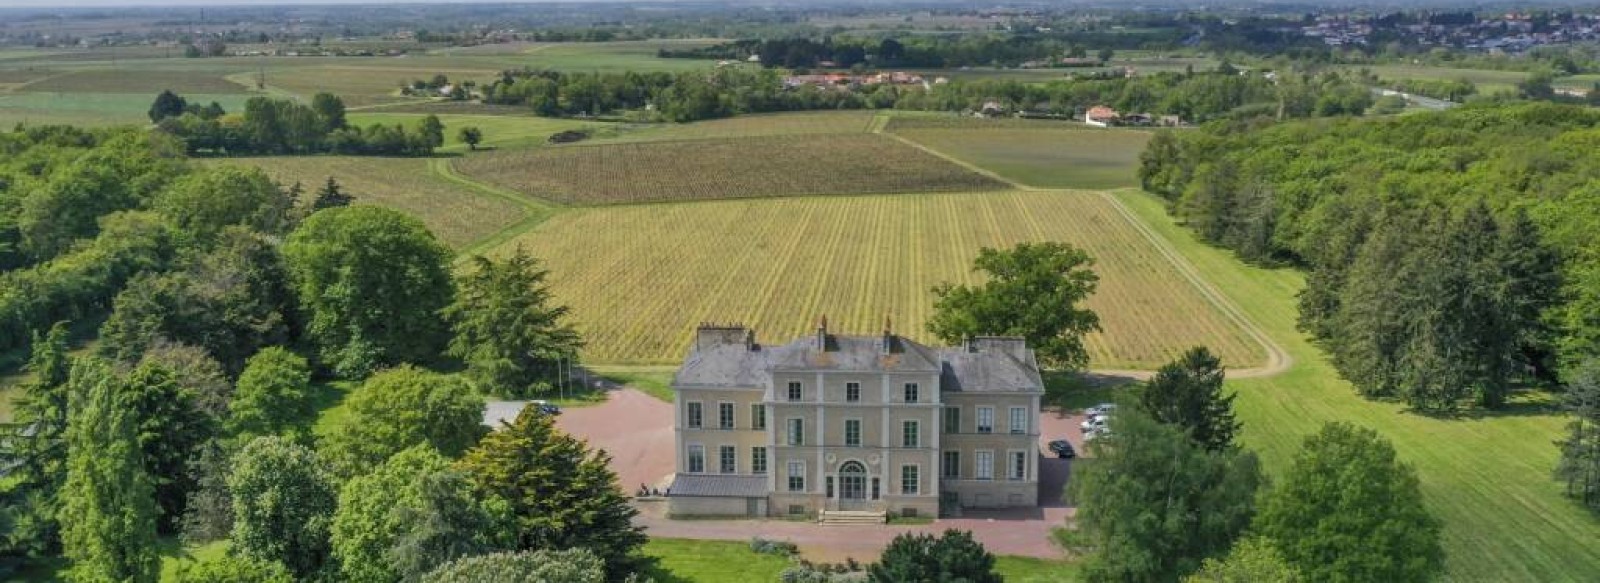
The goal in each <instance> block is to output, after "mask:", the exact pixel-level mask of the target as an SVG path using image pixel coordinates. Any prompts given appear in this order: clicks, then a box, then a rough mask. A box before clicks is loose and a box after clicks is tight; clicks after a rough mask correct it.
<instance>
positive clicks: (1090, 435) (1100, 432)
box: [1083, 428, 1111, 443]
mask: <svg viewBox="0 0 1600 583" xmlns="http://www.w3.org/2000/svg"><path fill="white" fill-rule="evenodd" d="M1102 437H1111V430H1110V429H1106V428H1100V429H1096V430H1094V431H1085V432H1083V441H1084V443H1088V442H1090V441H1094V440H1096V439H1100V438H1102Z"/></svg>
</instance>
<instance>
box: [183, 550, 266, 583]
mask: <svg viewBox="0 0 1600 583" xmlns="http://www.w3.org/2000/svg"><path fill="white" fill-rule="evenodd" d="M173 582H174V583H294V577H293V576H292V575H290V574H289V570H288V569H286V568H284V566H283V564H282V563H278V562H275V561H267V560H263V559H256V558H252V557H245V556H240V555H223V556H221V557H216V558H212V559H206V560H204V561H185V562H183V563H180V564H179V565H178V568H177V570H176V571H175V572H174V573H173Z"/></svg>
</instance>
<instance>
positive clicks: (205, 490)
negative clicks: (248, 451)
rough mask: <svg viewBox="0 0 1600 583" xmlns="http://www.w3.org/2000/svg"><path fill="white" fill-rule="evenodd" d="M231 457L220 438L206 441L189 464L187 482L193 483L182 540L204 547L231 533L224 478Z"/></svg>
mask: <svg viewBox="0 0 1600 583" xmlns="http://www.w3.org/2000/svg"><path fill="white" fill-rule="evenodd" d="M231 462H232V455H231V453H230V452H229V451H228V449H227V448H226V447H224V445H223V441H222V440H220V439H213V440H211V441H208V442H206V444H205V445H204V446H201V448H200V454H199V455H198V456H197V457H196V459H195V461H194V463H193V464H190V469H189V473H190V476H191V477H190V479H191V480H192V481H193V483H194V484H195V488H194V490H193V491H192V492H191V493H190V494H189V504H188V506H187V507H186V508H184V512H183V541H184V542H185V543H189V544H205V543H209V542H212V541H219V540H223V539H226V538H228V534H229V533H231V532H233V495H232V494H230V493H229V492H228V476H229V475H231V474H232V473H233V466H232V465H231Z"/></svg>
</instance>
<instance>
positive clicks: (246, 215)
mask: <svg viewBox="0 0 1600 583" xmlns="http://www.w3.org/2000/svg"><path fill="white" fill-rule="evenodd" d="M291 202H292V201H290V200H289V197H288V196H287V195H286V194H285V193H284V192H283V191H282V190H279V189H278V185H277V184H276V183H274V182H273V181H272V179H271V178H268V177H267V174H266V173H265V172H262V171H261V169H259V168H243V167H239V166H213V167H209V168H206V169H204V170H201V171H198V172H195V173H193V174H189V175H188V176H185V177H183V178H180V179H178V181H177V182H175V183H174V184H173V185H172V186H170V187H168V188H166V189H164V190H162V191H161V193H160V194H158V195H157V196H156V198H155V201H154V202H153V204H152V206H154V207H155V209H156V211H158V212H160V213H161V214H163V215H165V216H167V217H170V218H171V219H172V220H173V222H175V223H176V224H177V225H178V226H179V227H182V228H183V229H184V230H185V231H186V232H188V233H192V234H193V235H195V236H198V237H200V238H201V239H203V240H207V241H209V240H211V239H213V238H215V237H216V236H217V233H218V232H220V231H221V230H222V229H223V227H227V226H230V225H243V226H247V227H250V228H251V229H253V230H256V231H259V232H262V233H277V232H281V230H282V229H283V227H284V226H285V225H287V224H288V220H287V219H288V212H289V205H290V204H291Z"/></svg>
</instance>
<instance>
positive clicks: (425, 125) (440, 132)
mask: <svg viewBox="0 0 1600 583" xmlns="http://www.w3.org/2000/svg"><path fill="white" fill-rule="evenodd" d="M417 132H418V133H419V134H421V135H422V141H423V144H426V145H427V149H428V151H432V150H433V149H434V148H437V147H439V146H443V145H444V123H443V122H440V121H439V116H437V115H433V114H428V116H427V117H424V118H422V121H421V122H419V125H418V126H417Z"/></svg>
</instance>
